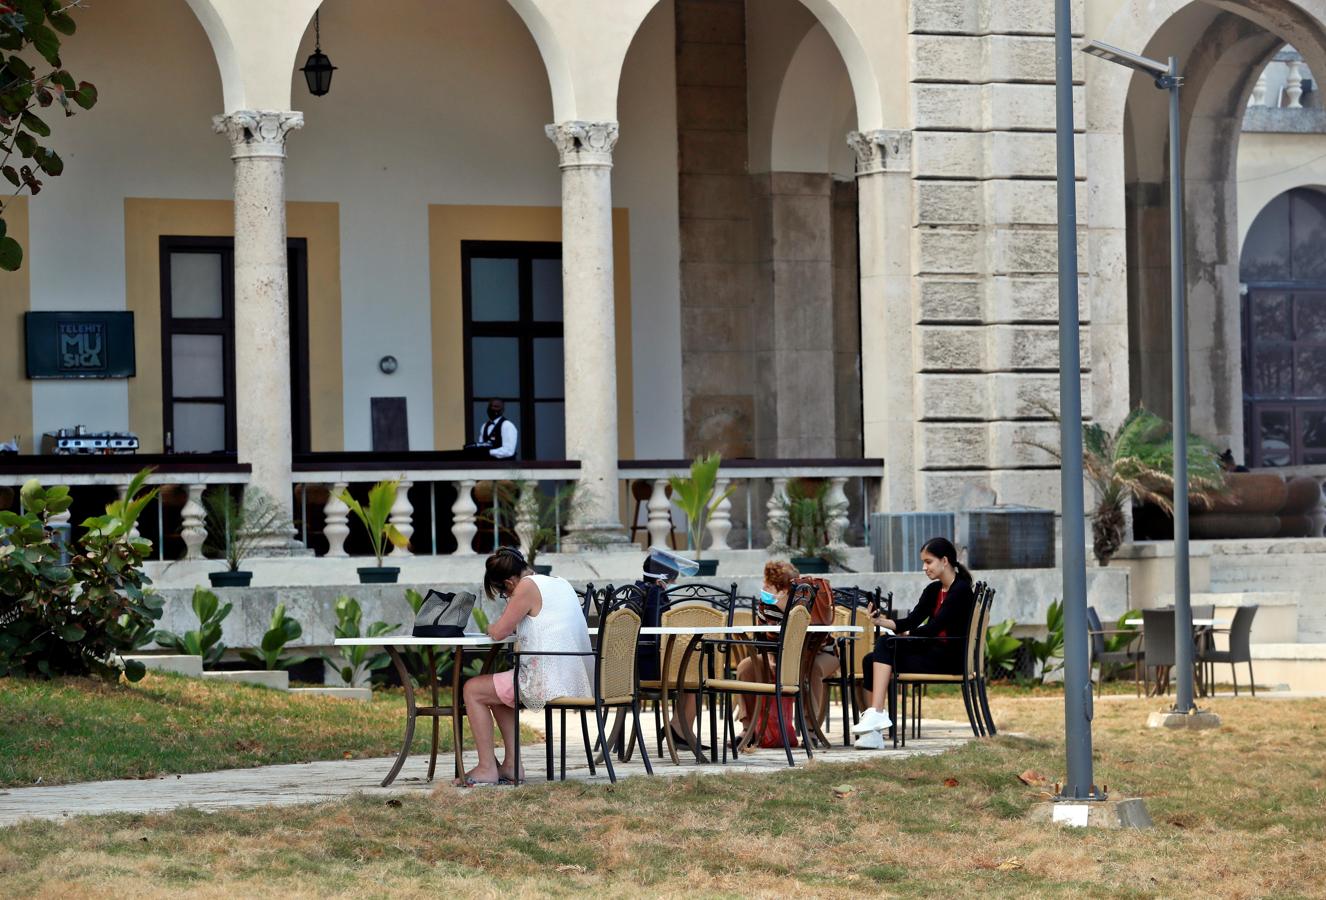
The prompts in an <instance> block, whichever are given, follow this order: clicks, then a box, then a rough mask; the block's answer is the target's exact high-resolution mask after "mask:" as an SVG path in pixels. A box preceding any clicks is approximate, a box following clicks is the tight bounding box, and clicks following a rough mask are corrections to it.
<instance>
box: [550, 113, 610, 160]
mask: <svg viewBox="0 0 1326 900" xmlns="http://www.w3.org/2000/svg"><path fill="white" fill-rule="evenodd" d="M543 133H544V134H546V135H548V140H550V141H552V142H553V143H554V144H556V145H557V155H558V157H559V158H560V165H561V167H562V168H563V169H574V168H579V167H582V166H603V167H610V166H611V165H612V148H613V147H615V146H617V123H616V122H558V123H556V124H554V125H545V126H544V128H543Z"/></svg>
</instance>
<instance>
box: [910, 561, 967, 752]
mask: <svg viewBox="0 0 1326 900" xmlns="http://www.w3.org/2000/svg"><path fill="white" fill-rule="evenodd" d="M972 590H973V592H974V593H975V595H976V597H975V602H974V603H972V608H971V616H970V618H969V619H968V620H967V629H966V631H965V633H963V634H960V635H947V636H946V637H918V638H910V637H899V638H897V640H900V641H946V640H947V641H954V640H960V641H962V642H963V651H962V672H960V673H951V672H906V671H903V670H902V666H901V665H897V666H895V667H894V672H893V679H892V680H891V681H890V682H889V689H890V691H901V694H902V727H901V728H894V731H893V740H894V743H895V745H896V744H897V742H898V739H899V736H901V738H902V743H903V744H904V745H905V744H906V743H907V694H908V691H907V690H906V688H910V689H911V695H912V737H914V738H918V739H919V738H920V737H921V697H922V694H921V691H922V688H924V687H925V686H926V685H930V684H957V685H960V686H961V687H962V702H963V705H964V706H965V707H966V709H967V724H968V725H969V726H971V731H972V734H974V735H976V736H977V737H982V736H983V734H984V727H983V724H982V723H981V721H980V715H979V713H978V711H977V710H978V705H979V701H978V700H977V699H976V693H977V691H978V690H979V685H978V683H977V677H976V655H977V651H976V647H977V644H978V643H980V644H984V643H985V632H984V631H983V630H982V629H981V618H982V616H981V606H982V603H983V602H984V599H983V598H984V595H985V591H986V586H985V583H984V582H977V583H976V584H975V585H973V586H972ZM895 706H896V702H895V701H891V702H890V704H889V708H890V709H892V708H895Z"/></svg>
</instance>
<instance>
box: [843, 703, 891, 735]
mask: <svg viewBox="0 0 1326 900" xmlns="http://www.w3.org/2000/svg"><path fill="white" fill-rule="evenodd" d="M892 725H893V720H892V719H890V718H889V714H888V713H886V712H884V711H883V710H878V709H875V708H874V707H873V706H872V707H871V708H870V709H868V710H866V711H865V712H864V713H862V714H861V721H860V722H857V723H856V724H855V725H853V726H852V734H865V733H866V732H867V731H881V730H883V729H885V728H889V727H891V726H892Z"/></svg>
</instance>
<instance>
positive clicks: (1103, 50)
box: [1082, 41, 1197, 714]
mask: <svg viewBox="0 0 1326 900" xmlns="http://www.w3.org/2000/svg"><path fill="white" fill-rule="evenodd" d="M1082 50H1083V52H1084V53H1090V54H1091V55H1092V56H1097V57H1100V58H1101V59H1104V60H1107V61H1109V62H1112V63H1115V64H1116V65H1120V66H1124V67H1125V68H1129V69H1132V70H1133V71H1136V72H1141V73H1143V74H1144V75H1149V76H1151V77H1152V78H1154V79H1155V83H1156V87H1158V88H1160V89H1161V90H1163V91H1169V275H1170V354H1171V356H1172V357H1173V358H1172V359H1171V360H1170V364H1171V381H1172V390H1173V394H1174V411H1173V416H1172V418H1173V420H1174V668H1175V669H1176V670H1177V671H1178V676H1177V678H1176V679H1175V691H1174V693H1175V697H1174V710H1173V711H1174V712H1176V713H1182V714H1188V713H1191V712H1194V711H1195V710H1196V709H1197V705H1196V704H1195V703H1194V702H1193V677H1192V673H1193V640H1192V597H1191V594H1190V587H1189V583H1188V316H1187V306H1188V302H1187V298H1188V286H1187V280H1186V278H1185V272H1184V264H1183V156H1182V152H1181V150H1182V148H1181V143H1182V134H1181V126H1182V123H1181V122H1180V120H1179V112H1180V110H1179V90H1180V88H1182V87H1183V76H1182V75H1180V74H1179V60H1178V57H1175V56H1171V57H1170V58H1169V61H1168V62H1163V63H1162V62H1159V61H1157V60H1154V59H1148V58H1146V57H1145V56H1138V55H1137V54H1136V53H1129V52H1128V51H1127V50H1120V49H1119V48H1118V47H1111V46H1110V45H1109V44H1102V43H1100V42H1099V41H1088V42H1087V44H1086V46H1084V47H1083V48H1082Z"/></svg>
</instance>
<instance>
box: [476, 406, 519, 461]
mask: <svg viewBox="0 0 1326 900" xmlns="http://www.w3.org/2000/svg"><path fill="white" fill-rule="evenodd" d="M505 410H506V404H505V403H503V402H502V401H501V400H497V399H493V400H489V401H488V421H486V422H484V423H483V425H481V426H479V439H478V440H477V441H475V446H478V447H485V448H487V450H488V455H489V456H490V457H492V458H493V459H510V458H511V457H513V456H515V455H516V442H517V440H518V439H519V433H518V432H517V431H516V425H515V423H514V422H512V421H511V420H510V419H508V418H507V417H506V416H505V415H503V412H505Z"/></svg>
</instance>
